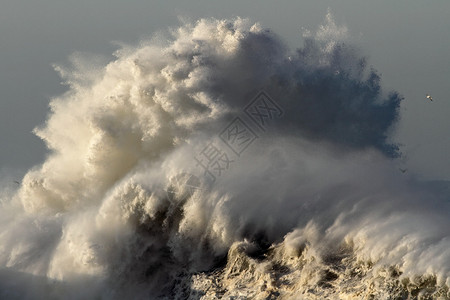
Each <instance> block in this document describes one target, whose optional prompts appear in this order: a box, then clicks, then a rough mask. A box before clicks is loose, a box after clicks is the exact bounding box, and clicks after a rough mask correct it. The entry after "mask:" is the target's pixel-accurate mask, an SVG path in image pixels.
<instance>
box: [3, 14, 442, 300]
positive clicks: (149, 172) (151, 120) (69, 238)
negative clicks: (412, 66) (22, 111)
mask: <svg viewBox="0 0 450 300" xmlns="http://www.w3.org/2000/svg"><path fill="white" fill-rule="evenodd" d="M86 61H88V62H86ZM73 62H74V63H73V67H72V68H63V67H57V70H58V71H60V73H61V75H62V77H63V78H64V79H65V80H66V82H67V84H68V85H69V87H70V88H69V91H68V92H67V93H66V94H64V95H62V96H61V97H59V98H56V99H53V100H52V101H51V104H50V106H51V114H50V115H49V117H48V119H47V122H46V124H44V125H43V126H41V127H40V128H38V129H36V130H35V132H36V134H37V135H38V136H39V137H40V138H42V139H43V140H44V141H45V143H46V144H47V146H48V148H49V150H50V154H49V156H48V158H47V159H46V160H45V161H44V162H43V163H42V164H41V165H40V166H37V167H36V168H33V169H32V170H30V171H29V172H28V173H27V174H26V176H25V177H24V179H23V181H22V184H21V186H20V189H19V190H18V191H17V192H16V193H15V194H14V195H12V196H2V210H1V212H0V222H1V232H0V266H1V267H2V268H3V271H2V272H3V273H1V274H10V276H11V277H12V278H15V277H17V280H18V281H19V282H22V283H23V284H22V286H24V288H25V289H29V290H31V291H36V293H37V294H39V295H40V296H42V298H52V297H53V298H60V297H74V298H90V297H105V298H121V297H124V296H131V297H135V298H148V297H150V298H157V297H164V296H166V297H170V298H179V299H185V298H189V297H190V298H193V299H195V298H199V297H205V298H208V297H209V298H214V296H211V295H209V294H208V290H209V288H208V282H210V281H211V280H212V279H211V276H213V277H214V276H216V275H217V278H216V279H215V280H218V281H220V282H221V284H222V286H223V289H224V290H226V291H227V292H223V293H222V292H220V293H222V294H221V295H228V296H233V295H234V294H233V292H237V291H238V288H237V286H238V285H236V283H235V282H234V281H233V280H234V279H233V280H229V279H230V277H227V276H230V274H232V273H233V272H232V270H234V268H241V267H242V272H240V273H238V274H237V275H236V276H238V277H233V278H241V277H239V276H243V277H242V280H244V281H245V280H248V278H254V282H253V283H251V282H247V283H245V284H247V285H248V286H249V290H248V294H246V295H247V296H249V295H259V296H258V297H268V296H269V295H271V294H270V293H272V292H273V293H275V292H276V293H278V295H279V296H281V297H283V296H285V297H288V296H292V297H295V295H296V294H295V293H298V294H301V293H305V292H306V291H307V289H306V288H308V289H310V285H311V284H312V283H314V282H316V283H317V284H316V286H317V287H319V288H324V289H325V288H329V286H326V285H325V284H322V283H323V278H325V279H327V278H328V279H327V280H328V281H330V282H331V281H333V280H336V279H337V278H339V279H342V278H345V276H349V275H348V274H346V273H345V272H344V273H342V274H341V273H338V274H336V272H338V271H337V270H338V269H339V270H343V268H344V269H345V268H348V269H351V268H354V269H357V268H359V267H360V266H359V265H357V264H358V263H359V262H367V264H365V265H364V266H366V269H367V270H366V269H365V270H366V271H367V272H366V273H364V274H363V275H361V276H365V277H364V280H362V281H361V282H365V283H367V285H368V286H369V285H370V284H371V282H372V283H373V281H374V280H376V278H378V279H377V280H379V278H380V277H379V276H378V275H379V274H382V273H380V272H384V271H383V270H386V268H389V267H390V266H392V268H394V269H395V270H396V271H395V272H396V273H395V274H397V275H396V276H397V277H399V278H400V279H399V280H397V279H396V280H397V284H398V285H399V290H400V292H399V293H400V294H401V293H404V291H407V292H408V290H407V289H404V288H403V287H402V286H400V283H399V282H400V280H403V281H401V282H406V281H404V280H409V278H416V277H417V276H419V277H420V276H425V275H426V276H429V277H427V278H434V279H433V280H434V281H433V280H431V281H427V282H434V283H433V284H434V285H433V287H434V288H435V290H436V289H437V288H438V287H445V286H446V285H447V286H448V285H449V280H450V279H449V278H450V264H449V262H450V250H449V249H450V244H449V243H450V240H449V232H448V228H450V226H449V225H450V224H449V223H450V221H449V220H448V218H447V217H446V212H448V211H449V210H448V203H447V202H445V201H443V200H442V199H445V197H436V195H433V194H432V193H430V192H429V191H427V190H425V189H422V188H419V187H414V186H413V184H412V183H411V182H410V180H409V179H408V178H407V176H404V175H402V174H401V173H400V172H398V169H397V168H396V167H394V166H393V159H394V158H395V157H397V156H399V153H398V148H397V147H396V145H395V144H393V143H392V142H391V141H390V140H389V135H390V132H391V131H392V130H393V129H394V126H395V123H396V121H397V119H398V118H399V105H400V102H401V97H400V96H399V95H398V94H397V93H395V92H392V93H386V92H384V91H382V89H381V87H380V76H379V75H378V74H377V73H376V72H375V71H374V70H372V69H370V70H367V68H366V60H365V59H364V58H363V57H361V55H360V54H359V51H358V50H356V49H355V48H354V47H352V46H351V45H350V44H349V43H348V42H347V39H346V29H345V28H343V27H342V28H341V27H338V26H336V25H335V24H334V22H333V20H332V18H331V16H330V15H327V19H326V22H325V24H324V25H323V26H321V27H320V28H319V30H318V31H317V32H316V33H314V34H309V35H306V36H305V37H304V46H303V47H302V48H300V49H297V50H296V51H292V50H290V49H288V48H287V47H286V46H285V45H284V44H283V42H282V41H281V40H280V38H279V37H277V36H276V35H275V34H274V33H272V32H271V31H269V30H266V29H263V28H262V27H261V26H260V25H259V24H252V23H251V22H250V21H248V20H246V19H241V18H236V19H233V20H215V19H202V20H199V21H197V22H195V23H193V24H183V25H182V26H180V27H179V28H177V29H175V30H172V31H171V38H170V39H169V40H168V41H166V40H164V41H162V39H161V38H159V39H158V38H157V37H155V38H154V39H153V40H151V41H147V42H143V43H142V44H141V45H140V46H138V47H124V48H123V49H120V50H119V51H117V53H116V59H115V60H114V61H112V62H110V63H109V64H107V65H106V66H98V67H95V64H93V63H91V62H89V60H88V59H85V58H82V59H80V58H74V61H73ZM261 90H263V91H264V92H263V93H262V94H259V92H260V91H261ZM256 95H264V97H266V98H264V100H261V99H259V98H255V96H256ZM258 99H259V100H258ZM258 101H259V102H258ZM236 117H238V119H236ZM236 122H237V123H236ZM239 122H240V123H239ZM242 130H244V131H245V134H244V135H240V136H238V133H240V132H242ZM236 141H238V142H236ZM233 147H234V148H233ZM211 151H215V152H211ZM213 153H215V156H214V157H215V158H216V160H215V161H213V159H212V156H213V155H212V154H213ZM206 154H209V156H208V155H206ZM206 158H209V159H210V160H209V161H205V160H204V159H206ZM424 199H426V201H424ZM239 249H245V251H241V250H239ZM305 249H306V250H305ZM342 249H344V250H345V251H344V250H342ZM242 253H244V254H242ZM342 253H344V254H342ZM241 255H243V256H241ZM313 257H314V259H312V258H313ZM291 258H292V260H291ZM294 258H295V259H294ZM344 258H347V260H344ZM350 258H351V259H350ZM296 259H300V260H301V261H298V264H297V265H296V264H294V263H293V261H296ZM303 259H304V261H303ZM265 260H270V261H271V263H274V264H276V266H277V267H275V268H272V269H270V270H276V272H278V273H277V275H273V274H272V275H270V274H269V273H267V274H269V275H267V274H266V273H264V272H265V271H264V272H263V273H262V274H259V275H258V276H259V277H258V276H256V275H255V274H256V273H254V272H255V270H259V271H258V272H260V271H261V272H262V270H269V269H268V268H266V267H254V268H253V269H252V271H251V272H253V273H251V272H250V271H249V272H250V273H246V272H247V271H248V270H247V269H246V268H247V267H249V266H253V265H254V264H259V263H261V261H262V263H264V264H266V262H264V261H265ZM249 261H250V262H249ZM312 261H314V262H316V263H317V264H318V265H311V264H305V263H304V262H312ZM338 261H339V264H338V263H337V262H338ZM288 262H289V263H288ZM239 264H242V265H239ZM308 266H309V267H308ZM342 266H344V267H342ZM367 266H370V267H367ZM308 268H309V269H308ZM328 268H335V269H336V270H334V269H333V271H332V272H331V271H330V270H328ZM213 270H216V271H217V270H221V271H220V272H222V273H220V274H219V273H214V272H213ZM287 270H292V272H290V271H289V272H288V271H287ZM311 270H320V272H322V273H320V274H322V275H323V274H326V276H325V277H323V276H322V277H323V278H322V277H321V275H320V274H319V273H317V274H319V275H320V276H319V275H317V274H315V273H314V272H313V271H311ZM211 272H212V273H211ZM267 272H269V271H267ZM295 272H298V274H299V275H298V276H300V277H301V278H309V279H308V280H309V281H308V280H307V281H308V283H305V284H304V285H297V286H295V288H291V289H287V290H289V291H290V292H289V293H291V292H292V293H293V294H292V293H291V294H289V295H288V294H287V293H288V292H283V291H284V290H283V287H282V286H281V285H282V284H281V283H279V284H278V283H277V284H275V283H274V284H273V290H271V291H269V288H268V287H267V285H266V283H264V284H262V283H261V286H260V285H259V283H258V282H259V281H258V280H260V281H261V282H265V281H264V280H266V279H264V278H265V277H264V276H269V277H268V278H278V279H280V278H281V277H282V276H287V274H294V275H295V274H297V273H295ZM317 272H319V271H317ZM327 272H328V273H327ZM377 272H378V273H377ZM233 274H234V273H233ZM246 274H247V275H248V274H251V275H249V276H247V277H245V276H246ZM327 274H328V275H327ZM377 274H378V275H377ZM383 274H384V273H383ZM294 275H292V276H294ZM233 276H234V275H233ZM255 276H256V277H255ZM270 276H272V277H270ZM273 276H275V277H273ZM277 276H278V277H277ZM295 276H296V275H295ZM302 276H303V277H302ZM305 276H306V277H305ZM377 276H378V277H377ZM380 276H381V275H380ZM414 276H416V277H414ZM300 277H299V278H300ZM397 277H396V278H397ZM33 278H37V279H36V280H37V281H36V280H34V279H33ZM352 278H353V277H352ZM361 278H362V277H361ZM417 278H418V277H417ZM421 278H422V277H421ZM278 279H277V280H278ZM297 279H298V278H297ZM297 279H296V280H293V279H292V281H295V282H304V281H301V280H300V281H299V280H297ZM391 279H392V278H391ZM252 280H253V279H252ZM302 280H303V279H302ZM314 280H315V281H314ZM321 280H322V281H321ZM244 281H243V282H244ZM350 281H351V280H349V281H348V282H350ZM12 282H13V281H7V282H4V283H3V284H1V285H0V291H1V293H0V295H13V294H14V293H15V292H16V293H18V291H17V286H16V285H14V284H13V283H12ZM36 282H38V283H36ZM276 282H282V281H276ZM286 282H287V281H286ZM311 282H312V283H311ZM343 282H345V280H343ZM386 282H388V281H386ZM389 282H390V281H389ZM408 282H409V281H408ZM241 283H242V282H241ZM353 283H354V284H356V283H355V282H353ZM227 284H228V286H227ZM242 284H244V283H242ZM245 284H244V285H245ZM327 284H328V285H332V284H331V283H327ZM389 284H390V283H389ZM389 284H387V283H386V286H389ZM42 286H45V288H43V287H42ZM209 286H210V284H209ZM251 286H253V287H258V289H259V291H260V292H258V293H259V294H252V293H253V292H252V291H251ZM262 286H265V288H262ZM381 286H382V285H381ZM386 286H385V287H386ZM427 287H428V288H429V286H427ZM353 288H354V290H357V287H353ZM380 289H381V287H380ZM213 290H214V289H211V290H210V292H209V293H212V291H213ZM354 290H352V289H351V287H349V288H348V289H347V290H345V289H342V290H341V291H340V293H347V295H350V296H351V295H353V296H354V295H356V294H352V293H353V291H354ZM336 291H337V290H336ZM443 291H445V289H444V290H443ZM447 291H448V288H447ZM2 293H3V294H2ZM8 293H9V294H8ZM11 293H12V294H11ZM220 293H219V294H220ZM226 293H228V294H226ZM255 293H256V292H255ZM380 293H381V292H380ZM443 293H444V292H443ZM22 294H23V293H22ZM22 294H21V293H19V294H17V295H22ZM266 294H267V295H266ZM317 295H320V293H319V294H317ZM322 295H323V294H322ZM380 295H381V294H380ZM402 295H403V294H402ZM249 297H250V296H249Z"/></svg>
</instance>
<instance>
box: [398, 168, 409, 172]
mask: <svg viewBox="0 0 450 300" xmlns="http://www.w3.org/2000/svg"><path fill="white" fill-rule="evenodd" d="M398 169H399V170H400V172H402V173H406V171H408V169H402V168H398Z"/></svg>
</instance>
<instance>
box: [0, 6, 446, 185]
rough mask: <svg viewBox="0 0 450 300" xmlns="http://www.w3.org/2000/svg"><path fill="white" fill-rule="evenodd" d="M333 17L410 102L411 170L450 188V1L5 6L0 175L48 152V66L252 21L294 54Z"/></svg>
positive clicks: (52, 92) (406, 109)
mask: <svg viewBox="0 0 450 300" xmlns="http://www.w3.org/2000/svg"><path fill="white" fill-rule="evenodd" d="M328 7H329V8H330V9H331V11H332V13H333V15H334V18H335V20H336V22H337V24H338V25H345V26H347V27H348V29H349V32H350V35H351V37H352V38H351V39H352V41H354V43H356V44H357V45H358V46H359V47H360V48H361V50H362V52H363V54H365V55H367V56H368V59H369V64H370V65H373V66H374V67H375V69H377V70H378V71H379V72H380V73H381V74H382V83H383V86H384V88H385V90H386V91H388V90H391V89H395V90H397V91H398V92H400V93H401V94H402V95H403V96H404V97H405V101H404V103H403V107H402V120H401V122H400V124H399V127H398V129H397V132H396V134H395V141H396V142H399V143H401V144H403V145H404V147H403V148H402V149H403V152H404V153H406V157H407V158H406V159H405V165H406V167H407V168H408V169H409V170H410V172H411V173H417V174H420V175H419V176H420V177H422V178H427V179H447V180H450V155H449V153H450V136H449V131H450V120H449V116H450V96H449V95H450V84H449V79H450V59H449V53H450V35H449V32H450V18H449V17H448V16H450V1H448V0H436V1H433V0H432V1H423V0H396V1H392V0H389V1H388V0H378V1H361V0H323V1H321V0H303V1H297V0H289V1H287V0H286V1H266V0H263V1H256V0H253V1H245V0H240V1H236V0H232V1H211V0H209V1H207V0H196V1H189V2H188V1H181V0H179V1H143V0H135V1H127V2H126V3H125V1H123V3H122V2H120V1H117V0H98V1H86V0H78V1H72V0H71V1H56V0H41V1H32V0H20V1H13V0H2V2H1V4H0V140H1V143H0V169H1V170H19V173H20V172H23V171H24V170H26V169H28V168H30V167H32V166H33V165H36V164H39V163H40V162H42V161H43V159H44V157H45V155H46V150H45V146H44V144H43V143H42V142H41V141H40V140H39V139H38V138H37V137H35V136H34V135H33V134H32V133H31V131H32V129H33V128H34V127H35V126H38V125H40V124H42V123H43V122H44V121H45V119H46V115H47V114H48V111H49V110H48V102H49V100H50V98H51V97H54V96H57V95H58V94H61V93H62V92H64V91H65V87H64V86H62V85H61V84H60V82H61V79H60V78H59V77H58V74H57V73H56V72H55V71H54V70H53V68H52V66H51V65H52V64H53V63H63V64H64V63H66V62H67V60H68V57H69V56H70V54H72V53H73V52H76V51H77V52H87V53H92V54H101V55H105V56H106V57H107V58H108V59H112V52H113V51H114V50H115V49H117V47H116V46H115V45H114V43H112V42H114V41H122V42H126V43H137V42H138V41H139V40H140V39H142V38H146V37H149V36H150V35H151V34H152V33H154V32H155V31H157V30H164V29H166V28H167V27H168V26H173V27H176V26H177V25H178V24H179V21H178V16H182V17H185V18H189V19H192V20H195V19H197V18H200V17H217V18H230V17H233V16H242V17H249V18H250V19H251V20H253V21H258V22H260V23H261V24H262V25H263V26H264V27H269V28H271V29H272V30H273V31H275V32H276V33H278V34H279V35H280V36H281V37H282V38H283V39H284V41H285V42H286V43H287V44H288V45H290V46H291V47H296V46H299V45H301V32H302V28H307V29H311V30H315V29H316V28H317V26H319V25H320V24H321V23H322V22H323V20H324V18H325V15H326V13H327V8H328ZM426 93H430V94H431V95H432V96H433V99H434V100H435V101H434V102H429V101H427V100H426V99H425V94H426Z"/></svg>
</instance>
